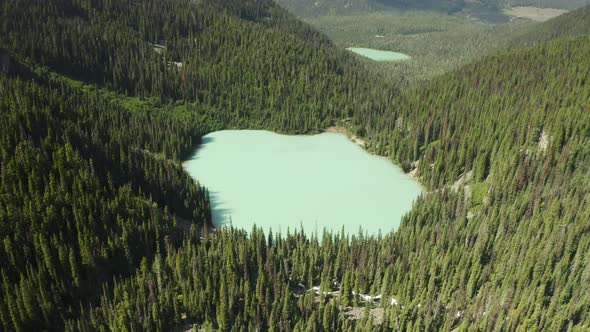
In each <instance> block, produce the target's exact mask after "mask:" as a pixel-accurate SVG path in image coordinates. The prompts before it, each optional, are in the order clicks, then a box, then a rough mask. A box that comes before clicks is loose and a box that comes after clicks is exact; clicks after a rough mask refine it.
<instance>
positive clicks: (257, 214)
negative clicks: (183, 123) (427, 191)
mask: <svg viewBox="0 0 590 332" xmlns="http://www.w3.org/2000/svg"><path fill="white" fill-rule="evenodd" d="M206 136H207V137H205V138H204V139H203V142H204V143H206V144H205V145H203V146H201V147H200V148H199V152H198V154H195V155H194V156H193V159H191V160H187V161H185V162H184V163H183V167H184V168H185V170H189V174H190V175H191V177H193V179H195V180H197V181H198V182H199V184H200V185H202V186H205V187H207V188H209V191H210V200H211V206H212V208H213V211H212V217H213V220H212V221H213V222H212V223H211V224H212V226H213V227H214V228H220V227H225V226H228V225H229V224H227V221H228V220H233V225H234V226H240V225H241V226H244V225H245V227H242V228H245V229H248V228H249V227H251V225H252V224H256V225H258V226H260V227H262V228H264V229H267V228H269V229H270V228H272V229H273V231H276V225H275V221H276V220H281V223H280V225H279V230H280V229H281V225H282V228H283V230H284V229H285V227H286V228H290V227H291V228H292V227H293V226H296V225H301V226H304V229H306V230H307V232H309V233H310V234H311V231H312V230H314V229H324V227H327V228H328V229H332V230H334V229H340V226H342V225H346V228H347V229H348V230H349V232H352V233H354V232H355V230H356V229H357V228H358V227H359V226H361V225H362V227H363V229H364V230H365V231H368V232H369V233H375V234H376V233H377V230H379V229H380V230H381V231H383V232H387V231H389V230H391V229H396V228H397V227H399V224H398V222H399V221H398V220H401V217H402V216H403V215H404V214H405V212H407V211H408V210H409V209H411V207H410V206H411V205H412V204H413V203H412V201H413V200H414V199H416V198H417V197H418V195H420V193H422V192H423V191H424V190H423V187H422V185H421V183H420V182H419V181H416V180H415V178H412V177H409V176H407V175H408V174H407V173H404V172H403V170H402V169H401V168H400V167H399V166H398V165H396V164H395V163H392V162H391V160H389V159H388V158H386V157H383V156H380V155H377V154H375V153H371V152H369V150H368V148H369V146H370V144H368V141H366V140H365V139H363V138H361V137H357V136H356V135H352V133H348V132H347V130H346V129H345V127H339V126H332V127H328V128H324V129H322V130H320V134H319V135H316V134H314V135H284V134H278V133H275V132H271V131H264V130H251V131H248V130H245V131H243V132H242V131H241V130H222V131H218V132H214V133H212V134H208V135H206ZM351 143H352V144H351ZM244 146H248V148H244ZM359 147H360V148H359ZM220 148H223V149H224V150H219V149H220ZM322 149H324V150H323V151H322ZM224 151H225V152H224ZM227 151H229V152H230V153H226V152H227ZM363 155H364V156H366V157H363ZM369 156H373V157H372V158H369ZM260 161H263V165H261V164H259V163H260ZM236 165H240V166H239V167H236ZM190 169H192V170H193V171H190ZM318 174H319V175H321V176H318ZM396 174H397V175H396ZM404 178H405V179H404ZM279 183H280V184H281V185H280V186H279V185H278V184H279ZM314 186H315V187H314ZM279 187H280V188H288V189H286V190H283V189H280V188H279ZM402 188H404V189H402ZM355 193H363V194H362V195H360V196H359V195H356V194H355ZM314 195H316V196H317V197H314ZM252 197H256V198H255V199H253V198H252ZM326 197H331V198H332V200H326V199H325V198H326ZM260 202H266V203H265V204H261V203H260ZM268 202H272V204H267V203H268ZM293 202H295V203H293ZM269 206H270V207H272V208H269ZM393 207H395V208H394V209H393V210H391V209H392V208H393ZM351 209H352V210H351ZM381 210H384V211H387V212H379V211H381ZM367 211H373V215H372V216H370V217H369V220H370V221H371V222H370V223H369V224H365V223H362V224H358V221H359V220H364V219H366V218H368V216H367ZM335 220H337V221H338V223H337V224H336V223H335ZM318 221H319V224H318ZM340 221H342V222H340ZM302 222H303V223H302ZM334 225H336V226H334ZM295 228H297V227H295Z"/></svg>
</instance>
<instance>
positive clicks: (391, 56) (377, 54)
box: [347, 47, 411, 61]
mask: <svg viewBox="0 0 590 332" xmlns="http://www.w3.org/2000/svg"><path fill="white" fill-rule="evenodd" d="M347 50H349V51H351V52H353V53H356V54H358V55H362V56H364V57H366V58H369V59H371V60H375V61H404V60H410V59H411V57H410V56H408V55H405V54H403V53H398V52H392V51H381V50H375V49H372V48H363V47H349V48H347Z"/></svg>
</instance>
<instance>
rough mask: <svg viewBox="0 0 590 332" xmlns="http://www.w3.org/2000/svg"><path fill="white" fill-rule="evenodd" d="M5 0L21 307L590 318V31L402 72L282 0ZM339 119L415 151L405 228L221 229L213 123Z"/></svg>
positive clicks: (322, 322)
mask: <svg viewBox="0 0 590 332" xmlns="http://www.w3.org/2000/svg"><path fill="white" fill-rule="evenodd" d="M0 6H1V9H2V10H1V11H0V17H1V21H0V22H1V23H0V28H1V31H0V32H2V34H1V35H0V44H1V45H2V47H3V48H2V49H0V60H1V61H2V67H1V70H2V72H0V240H1V242H0V262H2V264H1V265H0V277H1V283H2V286H1V287H0V324H1V325H0V326H1V329H2V330H17V331H19V330H20V331H28V330H49V329H63V330H68V331H95V330H116V331H134V330H148V331H153V330H157V331H161V330H171V329H174V328H182V327H188V328H190V327H193V326H198V327H200V328H204V329H207V330H214V329H216V330H223V331H233V330H235V331H242V330H257V329H258V330H273V331H292V330H298V331H301V330H310V331H314V330H315V331H319V330H334V331H353V330H379V331H381V330H408V331H424V330H452V329H455V328H459V329H473V330H494V329H496V330H565V329H571V330H575V329H580V330H583V329H587V327H588V326H590V314H589V312H590V310H589V306H590V297H589V296H590V295H589V294H590V289H589V287H590V265H589V262H590V257H589V253H590V236H589V235H590V234H589V232H590V228H589V227H588V223H587V221H588V220H590V206H589V204H590V202H589V200H588V197H590V196H589V190H590V180H589V178H588V174H589V170H590V166H589V165H590V148H589V147H590V136H589V135H588V133H589V132H590V112H589V111H590V106H589V105H590V85H589V84H588V77H590V72H589V70H590V69H589V68H590V62H589V61H590V58H589V57H588V54H590V36H588V35H583V36H578V37H576V38H559V39H556V40H553V41H551V42H544V43H541V42H540V41H538V40H535V39H534V38H533V39H531V43H530V44H537V43H538V45H536V46H534V47H529V48H523V49H514V50H511V51H509V52H501V53H497V54H494V55H491V56H488V57H486V58H484V59H482V60H481V61H479V62H477V63H474V64H471V65H468V66H465V67H461V68H460V69H458V70H456V71H453V72H451V73H448V74H445V75H443V76H440V77H437V78H434V79H432V80H430V81H427V82H423V83H421V84H417V85H416V86H413V87H412V88H411V89H407V90H404V91H403V93H399V92H398V91H396V90H394V89H392V88H391V86H389V85H387V84H382V82H381V81H380V80H378V79H374V78H373V77H372V76H369V75H367V73H366V67H365V66H364V65H363V64H362V63H361V62H359V61H357V60H355V58H354V57H352V56H350V55H348V54H347V53H345V52H343V51H341V50H339V49H338V48H336V47H334V46H333V45H331V44H330V42H329V41H328V40H327V39H326V38H325V37H324V36H322V35H321V34H319V33H317V32H315V31H314V30H312V29H311V28H309V27H308V26H306V25H304V24H302V23H300V22H298V21H296V20H294V19H293V18H292V17H291V16H289V15H288V14H287V13H285V12H284V11H282V10H281V9H280V8H278V7H276V5H274V4H273V3H272V2H266V1H246V2H244V1H233V0H224V1H221V2H213V1H200V2H196V3H195V2H192V1H184V0H168V1H155V0H153V1H152V0H144V1H139V2H117V1H107V0H72V1H45V2H35V3H32V4H31V3H25V1H20V0H17V1H10V2H2V4H0ZM579 13H582V14H575V15H584V12H583V11H580V12H579ZM573 15H574V14H573ZM572 17H574V16H572ZM576 17H577V16H576ZM40 18H43V19H40ZM584 22H586V21H584ZM586 23H587V22H586ZM548 26H549V25H548ZM576 26H577V25H576ZM556 29H557V28H556ZM572 29H574V28H572ZM575 29H576V30H575V31H569V30H568V31H569V32H568V31H565V32H560V33H559V34H558V35H560V36H561V35H563V36H571V35H575V34H578V32H576V31H582V30H578V28H575ZM164 43H165V45H163V44H164ZM156 44H157V45H156ZM164 46H165V47H164ZM154 48H155V49H154ZM6 59H10V61H7V60H6ZM178 62H181V63H182V65H179V64H177V63H178ZM6 64H9V65H6ZM334 123H344V124H346V125H347V126H348V128H347V129H348V130H351V131H354V133H356V134H357V135H360V136H364V137H363V138H364V139H366V140H367V142H368V143H369V149H371V150H372V151H374V152H376V153H379V154H382V155H387V156H389V157H390V158H392V159H393V160H395V161H396V162H397V163H399V164H402V165H405V166H406V167H407V168H409V169H410V168H416V169H415V170H416V174H417V176H418V177H419V179H420V180H421V181H422V183H423V184H424V185H425V187H426V188H427V189H428V193H427V194H425V195H424V196H423V197H421V198H420V199H418V201H417V202H416V203H415V207H414V209H413V210H412V211H411V212H410V213H409V214H408V215H407V216H406V217H404V220H403V221H402V224H401V226H400V228H399V230H398V231H396V232H394V233H393V232H392V233H389V234H386V235H383V236H382V235H378V236H371V237H366V236H363V235H362V232H361V233H360V235H358V236H354V235H352V236H349V235H346V233H345V232H342V233H341V234H331V233H329V232H325V233H324V234H323V236H322V237H321V239H320V238H317V237H311V238H308V237H306V236H305V233H304V232H303V231H301V232H296V233H294V234H286V235H280V236H275V235H272V234H268V235H265V234H264V233H263V232H262V231H261V230H259V229H257V228H253V229H252V231H251V232H249V233H246V232H245V231H243V230H236V229H227V228H222V229H217V230H214V231H212V230H211V229H210V227H209V226H210V220H211V214H210V204H209V199H208V193H207V190H206V189H204V188H202V187H200V186H199V185H198V184H197V183H195V182H194V181H193V180H192V179H191V178H190V177H189V176H188V175H187V174H186V173H185V172H184V171H183V169H182V166H181V164H180V160H182V159H183V158H185V157H186V156H187V155H188V154H189V153H190V152H191V151H192V150H193V149H194V147H195V146H196V145H197V144H198V143H199V142H200V137H202V136H203V135H204V134H206V133H208V132H210V131H213V130H217V129H220V128H230V127H237V128H246V127H256V128H265V129H273V130H281V131H287V132H314V131H318V130H321V129H322V128H325V127H327V126H328V125H332V124H334ZM468 174H470V176H468ZM457 179H463V180H464V181H463V183H458V184H457V186H456V187H453V188H454V189H451V186H450V185H451V184H452V183H454V182H456V181H457ZM465 188H467V189H465ZM316 287H317V288H316ZM316 289H318V290H317V293H316ZM338 291H339V292H338ZM379 292H380V294H377V293H379ZM369 295H370V296H376V295H381V296H380V300H374V299H373V298H370V299H369V297H367V296H369ZM373 301H376V303H373ZM347 306H353V307H354V308H353V309H354V312H356V313H357V314H358V312H359V311H360V312H364V313H363V314H360V315H358V316H354V315H355V313H354V312H353V313H351V312H350V311H349V310H348V308H347ZM360 307H364V309H361V308H360Z"/></svg>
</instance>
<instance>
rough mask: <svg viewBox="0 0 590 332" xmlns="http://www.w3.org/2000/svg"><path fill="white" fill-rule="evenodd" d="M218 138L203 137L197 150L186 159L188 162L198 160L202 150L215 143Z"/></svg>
mask: <svg viewBox="0 0 590 332" xmlns="http://www.w3.org/2000/svg"><path fill="white" fill-rule="evenodd" d="M215 140H216V138H215V137H211V136H203V137H201V140H200V142H199V144H198V145H197V146H196V148H195V149H194V150H193V152H192V153H191V154H190V155H189V157H188V158H187V159H186V161H189V160H198V159H199V158H201V157H199V156H198V154H199V152H200V151H201V149H202V148H204V147H205V145H206V144H209V143H213V142H215Z"/></svg>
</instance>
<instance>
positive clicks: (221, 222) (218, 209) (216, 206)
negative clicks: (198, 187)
mask: <svg viewBox="0 0 590 332" xmlns="http://www.w3.org/2000/svg"><path fill="white" fill-rule="evenodd" d="M209 201H210V204H211V217H212V219H213V225H214V226H215V227H219V226H229V225H230V221H231V213H232V211H233V210H232V209H228V208H226V207H224V205H226V203H225V202H223V200H222V198H221V195H220V194H219V192H214V191H210V192H209Z"/></svg>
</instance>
